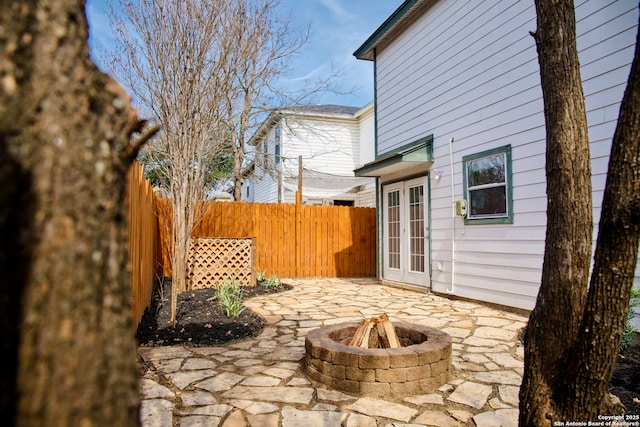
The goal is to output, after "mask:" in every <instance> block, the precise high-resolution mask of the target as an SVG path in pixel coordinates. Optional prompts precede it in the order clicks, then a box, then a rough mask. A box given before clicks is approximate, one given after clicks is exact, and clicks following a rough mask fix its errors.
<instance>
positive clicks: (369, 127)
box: [354, 103, 376, 168]
mask: <svg viewBox="0 0 640 427" xmlns="http://www.w3.org/2000/svg"><path fill="white" fill-rule="evenodd" d="M356 118H357V119H358V123H359V129H358V131H359V132H360V144H359V145H360V147H359V150H358V155H357V157H356V158H355V159H354V160H355V166H356V168H358V167H361V166H363V165H366V164H367V163H370V162H372V161H374V160H375V158H376V153H375V141H376V130H375V125H376V124H375V114H374V111H373V103H370V104H367V105H366V106H364V107H362V109H361V110H360V111H358V113H356Z"/></svg>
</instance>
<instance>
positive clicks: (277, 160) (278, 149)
mask: <svg viewBox="0 0 640 427" xmlns="http://www.w3.org/2000/svg"><path fill="white" fill-rule="evenodd" d="M275 149H276V152H275V158H276V165H277V164H279V163H280V144H276V147H275Z"/></svg>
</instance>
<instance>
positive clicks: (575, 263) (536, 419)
mask: <svg viewBox="0 0 640 427" xmlns="http://www.w3.org/2000/svg"><path fill="white" fill-rule="evenodd" d="M547 3H551V2H544V1H542V0H540V1H536V10H537V14H538V28H537V31H536V33H535V35H534V37H535V40H536V45H537V48H538V58H539V63H540V76H541V83H542V92H543V98H544V112H545V121H546V129H547V136H546V139H547V155H546V171H547V231H546V237H545V239H546V240H545V241H546V243H545V253H544V264H543V268H542V283H541V286H540V290H539V293H538V299H537V302H536V306H535V308H534V310H533V312H532V313H531V316H530V318H529V327H528V328H527V331H526V335H525V345H526V353H525V372H524V378H523V384H522V389H521V392H520V401H521V405H520V406H521V408H520V424H521V425H523V426H524V425H531V426H533V425H540V426H541V425H545V423H547V424H548V423H549V420H550V419H551V418H553V411H554V408H553V393H554V391H555V390H556V389H557V387H558V385H559V384H560V383H562V382H563V381H566V380H567V379H566V378H565V376H564V372H563V369H564V364H563V363H564V361H565V360H566V359H567V357H568V355H569V354H570V352H571V351H572V347H573V345H574V344H575V340H576V337H577V334H578V327H579V326H580V313H581V312H582V308H583V306H584V302H585V300H586V296H587V284H588V281H589V263H590V260H591V238H592V236H591V235H592V223H593V221H592V214H591V167H590V156H589V140H588V135H587V118H586V112H585V106H584V95H583V93H582V81H581V79H580V66H579V63H578V52H577V47H576V40H575V37H576V36H575V34H576V32H575V15H574V8H573V2H572V1H570V0H562V1H560V2H558V3H557V5H551V4H547ZM525 402H526V404H527V405H526V407H523V404H524V403H525Z"/></svg>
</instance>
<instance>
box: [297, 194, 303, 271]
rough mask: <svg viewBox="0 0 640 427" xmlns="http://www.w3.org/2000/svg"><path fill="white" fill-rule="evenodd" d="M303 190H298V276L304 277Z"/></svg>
mask: <svg viewBox="0 0 640 427" xmlns="http://www.w3.org/2000/svg"><path fill="white" fill-rule="evenodd" d="M301 229H302V192H301V191H300V190H298V191H296V277H302V241H301V240H302V230H301Z"/></svg>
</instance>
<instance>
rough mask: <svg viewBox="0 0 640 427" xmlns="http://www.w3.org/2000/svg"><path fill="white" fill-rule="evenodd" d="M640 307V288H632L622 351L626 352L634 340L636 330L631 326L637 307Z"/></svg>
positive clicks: (621, 345) (621, 346)
mask: <svg viewBox="0 0 640 427" xmlns="http://www.w3.org/2000/svg"><path fill="white" fill-rule="evenodd" d="M638 306H640V288H632V289H631V300H630V301H629V309H628V310H627V321H626V323H625V324H624V331H623V332H622V341H620V351H624V350H625V349H626V348H627V347H628V346H629V344H630V343H631V340H632V339H633V334H635V333H636V332H637V331H636V328H634V327H633V325H632V324H631V319H633V316H634V311H633V309H634V308H635V307H638Z"/></svg>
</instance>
